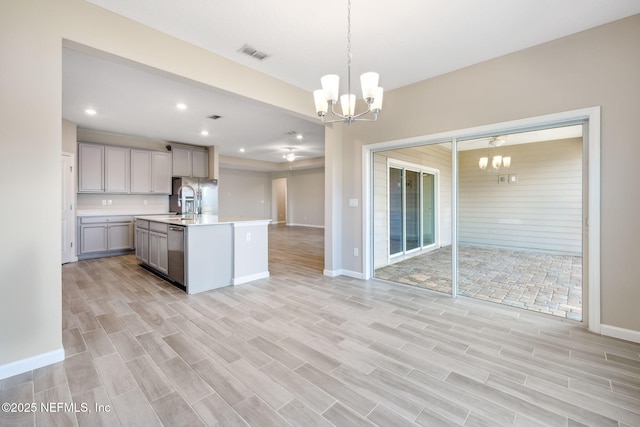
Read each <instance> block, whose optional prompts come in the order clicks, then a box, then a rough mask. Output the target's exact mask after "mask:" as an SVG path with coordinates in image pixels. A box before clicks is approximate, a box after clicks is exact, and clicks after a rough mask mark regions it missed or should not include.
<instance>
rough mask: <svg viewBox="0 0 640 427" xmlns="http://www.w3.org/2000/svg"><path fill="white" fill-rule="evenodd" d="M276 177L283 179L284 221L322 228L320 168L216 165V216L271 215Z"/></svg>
mask: <svg viewBox="0 0 640 427" xmlns="http://www.w3.org/2000/svg"><path fill="white" fill-rule="evenodd" d="M276 178H286V179H287V191H286V192H287V224H288V225H301V226H309V227H324V168H315V169H302V170H293V171H288V172H256V171H247V170H239V169H227V168H220V180H219V183H218V190H219V193H218V197H219V200H220V215H221V216H226V217H241V218H258V217H259V218H261V219H266V218H271V216H272V206H271V204H272V203H273V201H272V197H271V196H272V181H273V179H276Z"/></svg>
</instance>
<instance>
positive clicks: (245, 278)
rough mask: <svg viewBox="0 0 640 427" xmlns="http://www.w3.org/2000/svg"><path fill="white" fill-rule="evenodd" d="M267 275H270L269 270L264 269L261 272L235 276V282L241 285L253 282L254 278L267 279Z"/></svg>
mask: <svg viewBox="0 0 640 427" xmlns="http://www.w3.org/2000/svg"><path fill="white" fill-rule="evenodd" d="M267 277H269V272H268V271H263V272H261V273H255V274H249V275H248V276H242V277H234V278H233V284H234V285H240V284H242V283H247V282H252V281H254V280H260V279H266V278H267Z"/></svg>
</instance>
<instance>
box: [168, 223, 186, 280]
mask: <svg viewBox="0 0 640 427" xmlns="http://www.w3.org/2000/svg"><path fill="white" fill-rule="evenodd" d="M167 249H168V251H169V268H168V270H169V278H170V279H171V280H173V281H174V282H176V283H178V284H180V285H181V286H184V285H185V282H186V281H185V277H184V273H185V271H184V227H182V226H179V225H170V226H169V235H168V242H167Z"/></svg>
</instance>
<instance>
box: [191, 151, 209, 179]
mask: <svg viewBox="0 0 640 427" xmlns="http://www.w3.org/2000/svg"><path fill="white" fill-rule="evenodd" d="M191 156H192V160H193V168H192V171H193V176H194V177H196V178H209V153H207V152H206V151H193V152H192V154H191Z"/></svg>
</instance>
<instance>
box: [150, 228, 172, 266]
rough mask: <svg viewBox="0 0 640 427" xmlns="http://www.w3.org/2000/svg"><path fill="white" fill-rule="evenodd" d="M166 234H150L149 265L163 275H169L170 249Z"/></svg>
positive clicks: (153, 232) (151, 232)
mask: <svg viewBox="0 0 640 427" xmlns="http://www.w3.org/2000/svg"><path fill="white" fill-rule="evenodd" d="M167 243H168V240H167V235H166V234H161V233H156V232H155V231H150V232H149V265H150V266H151V267H153V268H155V269H156V270H158V271H159V272H161V273H164V274H168V273H169V248H168V246H167Z"/></svg>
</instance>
